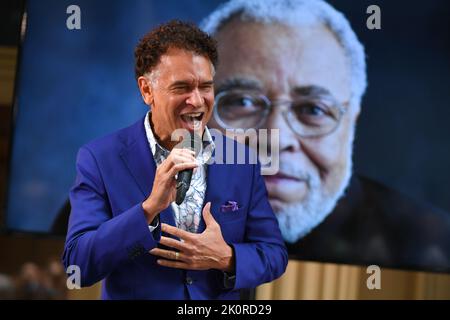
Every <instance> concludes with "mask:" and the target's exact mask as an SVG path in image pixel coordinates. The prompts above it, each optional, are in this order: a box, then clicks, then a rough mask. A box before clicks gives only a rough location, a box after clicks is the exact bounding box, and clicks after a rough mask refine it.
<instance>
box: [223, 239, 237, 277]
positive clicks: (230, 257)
mask: <svg viewBox="0 0 450 320" xmlns="http://www.w3.org/2000/svg"><path fill="white" fill-rule="evenodd" d="M224 252H225V254H224V256H223V258H222V263H221V267H220V270H221V271H224V272H234V269H235V268H234V251H233V248H232V247H231V246H229V245H227V246H226V249H225V250H224Z"/></svg>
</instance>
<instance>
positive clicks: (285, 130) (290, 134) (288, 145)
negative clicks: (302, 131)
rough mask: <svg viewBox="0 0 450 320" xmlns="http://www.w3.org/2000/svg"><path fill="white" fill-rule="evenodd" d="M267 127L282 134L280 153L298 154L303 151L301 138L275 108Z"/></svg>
mask: <svg viewBox="0 0 450 320" xmlns="http://www.w3.org/2000/svg"><path fill="white" fill-rule="evenodd" d="M265 127H266V128H267V129H268V130H269V132H270V129H278V130H279V134H280V142H279V143H280V152H283V151H288V152H296V151H299V150H300V149H301V144H300V139H299V137H298V136H297V135H296V134H295V133H294V131H292V129H291V128H290V127H289V124H288V123H287V122H286V119H285V117H284V116H283V113H282V111H281V110H280V109H279V108H275V109H274V110H272V111H271V113H270V114H269V116H268V117H267V120H266V123H265Z"/></svg>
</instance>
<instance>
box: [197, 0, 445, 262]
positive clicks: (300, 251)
mask: <svg viewBox="0 0 450 320" xmlns="http://www.w3.org/2000/svg"><path fill="white" fill-rule="evenodd" d="M202 27H203V29H204V30H205V31H207V32H208V33H210V34H212V35H213V36H214V37H215V38H216V39H217V40H218V44H219V47H218V51H219V57H220V64H219V66H218V69H217V73H216V77H215V90H216V108H215V114H214V117H213V118H212V120H211V121H210V124H209V125H210V126H211V127H215V128H220V129H222V130H225V129H228V128H241V129H248V128H256V129H258V128H265V129H279V130H280V131H279V133H280V145H279V150H280V154H279V160H280V170H279V173H278V174H276V175H273V176H265V181H266V186H267V189H268V193H269V200H270V203H271V205H272V207H273V209H274V211H275V212H276V214H277V218H278V221H279V224H280V229H281V231H282V234H283V237H284V239H285V241H286V242H287V243H288V249H289V252H290V255H291V256H292V257H295V258H300V259H308V260H325V261H331V262H345V263H357V264H371V263H377V264H379V265H382V266H389V267H408V268H425V269H435V270H450V216H449V215H448V214H446V213H443V212H440V211H438V210H436V209H431V208H429V207H427V206H425V205H421V204H418V203H415V202H413V201H412V200H411V199H409V198H407V197H405V196H403V195H401V194H399V193H397V192H395V191H393V190H390V189H388V188H386V187H385V186H382V185H380V184H378V183H376V182H374V181H372V180H370V179H367V178H364V177H361V176H359V175H353V177H352V174H351V173H352V147H353V139H354V135H355V126H356V121H357V118H358V115H359V113H360V110H361V100H362V96H363V94H364V92H365V89H366V65H365V57H364V48H363V46H362V45H361V43H360V42H359V41H358V39H357V37H356V35H355V33H354V32H353V30H352V29H351V27H350V24H349V23H348V21H347V20H346V18H345V17H344V16H343V15H342V14H341V13H339V12H338V11H336V10H335V9H334V8H332V7H331V6H330V5H328V4H327V3H325V2H324V1H321V0H297V1H289V0H282V1H278V0H268V1H257V0H255V1H249V0H232V1H230V2H227V3H225V4H224V5H222V6H221V7H219V8H218V9H217V10H216V11H214V12H213V13H211V14H210V15H209V16H208V17H207V18H206V19H205V20H204V21H203V23H202ZM272 156H273V155H272ZM351 177H352V178H351ZM344 192H345V196H344Z"/></svg>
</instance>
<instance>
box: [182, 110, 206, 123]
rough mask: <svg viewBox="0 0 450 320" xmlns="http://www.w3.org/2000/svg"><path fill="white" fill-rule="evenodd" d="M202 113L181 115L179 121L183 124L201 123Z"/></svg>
mask: <svg viewBox="0 0 450 320" xmlns="http://www.w3.org/2000/svg"><path fill="white" fill-rule="evenodd" d="M203 115H204V112H192V113H185V114H182V115H181V119H182V120H183V121H184V122H194V121H202V119H203Z"/></svg>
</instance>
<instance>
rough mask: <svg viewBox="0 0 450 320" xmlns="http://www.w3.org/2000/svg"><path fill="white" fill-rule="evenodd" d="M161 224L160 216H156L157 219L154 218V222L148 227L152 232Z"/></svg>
mask: <svg viewBox="0 0 450 320" xmlns="http://www.w3.org/2000/svg"><path fill="white" fill-rule="evenodd" d="M158 226H159V217H156V218H155V219H153V221H152V223H151V224H149V226H148V229H149V230H150V232H153V231H155V229H156V228H158Z"/></svg>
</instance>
